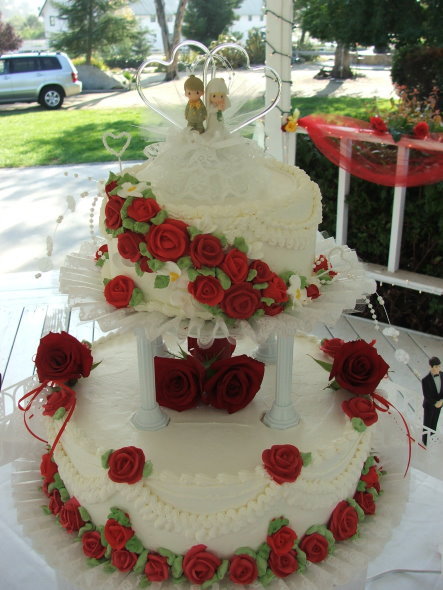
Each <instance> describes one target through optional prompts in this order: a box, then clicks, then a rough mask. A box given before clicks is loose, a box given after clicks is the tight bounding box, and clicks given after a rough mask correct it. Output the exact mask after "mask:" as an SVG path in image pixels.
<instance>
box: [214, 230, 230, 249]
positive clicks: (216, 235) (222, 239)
mask: <svg viewBox="0 0 443 590" xmlns="http://www.w3.org/2000/svg"><path fill="white" fill-rule="evenodd" d="M212 235H213V236H214V237H215V238H218V239H219V240H220V242H221V245H222V248H226V246H227V245H228V240H227V239H226V236H225V235H223V234H219V233H217V232H215V233H213V234H212Z"/></svg>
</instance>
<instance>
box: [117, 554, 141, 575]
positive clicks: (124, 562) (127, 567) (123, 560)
mask: <svg viewBox="0 0 443 590" xmlns="http://www.w3.org/2000/svg"><path fill="white" fill-rule="evenodd" d="M137 559H138V555H137V553H133V552H132V551H128V550H127V549H114V550H113V551H112V552H111V563H112V565H113V566H114V567H116V568H117V569H118V570H119V571H121V572H130V571H131V570H132V568H133V567H134V566H135V564H136V563H137Z"/></svg>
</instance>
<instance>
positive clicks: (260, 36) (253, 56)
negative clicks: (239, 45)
mask: <svg viewBox="0 0 443 590" xmlns="http://www.w3.org/2000/svg"><path fill="white" fill-rule="evenodd" d="M245 49H246V51H247V52H248V55H249V61H250V63H251V64H264V63H265V58H266V35H265V32H264V31H261V30H260V29H257V27H254V28H252V29H251V30H250V31H249V33H248V38H247V39H246V43H245Z"/></svg>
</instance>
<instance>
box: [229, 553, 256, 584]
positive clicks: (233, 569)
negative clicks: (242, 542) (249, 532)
mask: <svg viewBox="0 0 443 590" xmlns="http://www.w3.org/2000/svg"><path fill="white" fill-rule="evenodd" d="M257 576H258V568H257V563H256V561H255V559H254V558H253V557H251V556H250V555H246V554H241V555H234V556H233V557H231V559H230V562H229V579H230V580H231V582H234V584H252V583H253V582H255V580H256V579H257Z"/></svg>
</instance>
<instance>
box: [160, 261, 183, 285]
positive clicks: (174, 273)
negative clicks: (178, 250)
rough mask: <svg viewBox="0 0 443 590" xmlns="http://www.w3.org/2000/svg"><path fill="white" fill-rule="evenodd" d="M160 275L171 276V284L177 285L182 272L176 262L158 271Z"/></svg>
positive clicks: (167, 263)
mask: <svg viewBox="0 0 443 590" xmlns="http://www.w3.org/2000/svg"><path fill="white" fill-rule="evenodd" d="M158 274H159V275H167V276H169V279H170V281H171V283H175V281H177V280H178V279H179V278H180V277H181V275H182V271H181V269H180V267H179V266H178V265H177V264H175V262H166V263H165V264H164V266H162V267H161V269H160V270H159V271H158Z"/></svg>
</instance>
